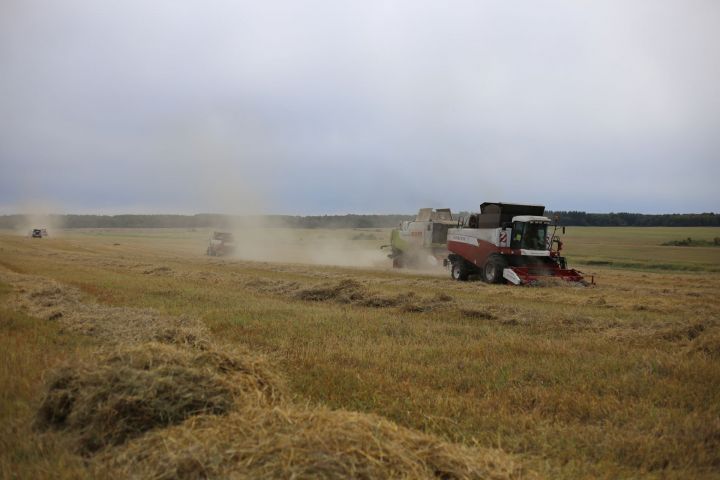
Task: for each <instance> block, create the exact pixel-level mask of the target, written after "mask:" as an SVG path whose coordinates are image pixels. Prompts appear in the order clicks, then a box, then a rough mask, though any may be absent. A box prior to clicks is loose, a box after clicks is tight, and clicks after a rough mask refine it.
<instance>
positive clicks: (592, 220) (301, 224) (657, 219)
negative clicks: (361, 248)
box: [0, 211, 720, 229]
mask: <svg viewBox="0 0 720 480" xmlns="http://www.w3.org/2000/svg"><path fill="white" fill-rule="evenodd" d="M460 215H463V216H467V213H461V214H460ZM546 215H547V216H548V217H550V218H553V217H554V216H555V215H558V216H559V217H560V223H561V224H562V225H567V226H595V227H718V226H720V214H715V213H682V214H662V215H646V214H641V213H586V212H575V211H569V212H550V211H549V212H546ZM34 218H35V220H33V219H34ZM414 218H415V215H322V216H320V215H318V216H307V217H301V216H291V215H264V216H262V215H257V216H234V215H218V214H198V215H49V216H44V217H41V218H38V217H32V216H31V217H26V216H24V215H3V216H0V228H3V229H17V228H31V227H38V228H40V227H49V228H218V229H222V228H228V229H229V228H237V227H242V226H266V227H290V228H382V227H394V226H396V225H398V224H399V223H400V222H402V221H403V220H412V219H414ZM33 222H35V223H37V224H38V225H36V224H35V223H33ZM40 223H42V225H40Z"/></svg>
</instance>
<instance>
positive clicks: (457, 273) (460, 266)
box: [450, 260, 470, 282]
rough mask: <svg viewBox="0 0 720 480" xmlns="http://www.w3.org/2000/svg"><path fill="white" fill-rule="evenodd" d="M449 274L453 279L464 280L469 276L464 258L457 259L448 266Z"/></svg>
mask: <svg viewBox="0 0 720 480" xmlns="http://www.w3.org/2000/svg"><path fill="white" fill-rule="evenodd" d="M450 276H451V277H452V279H453V280H459V281H461V282H464V281H465V280H467V279H468V277H469V276H470V272H469V271H468V268H467V265H465V260H457V261H455V262H453V263H452V266H451V267H450Z"/></svg>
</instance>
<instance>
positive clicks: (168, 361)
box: [36, 343, 283, 453]
mask: <svg viewBox="0 0 720 480" xmlns="http://www.w3.org/2000/svg"><path fill="white" fill-rule="evenodd" d="M281 385H282V382H281V381H280V380H279V379H278V377H277V376H276V375H275V374H274V373H272V371H271V370H270V369H269V368H267V367H266V366H265V364H264V363H263V361H262V360H260V359H259V358H258V357H256V356H253V355H251V354H249V353H248V352H242V351H239V350H238V351H234V352H224V351H217V350H214V351H206V350H205V351H203V350H193V349H187V348H176V347H173V346H169V345H162V344H158V343H149V344H143V345H138V346H133V347H130V348H127V347H125V348H118V349H114V350H110V351H108V352H105V353H102V354H100V355H99V356H98V357H96V358H94V359H93V361H92V362H91V363H84V364H75V365H69V366H65V367H63V368H61V369H59V370H58V371H56V372H55V373H54V375H53V377H52V378H51V379H50V381H49V383H48V390H47V393H46V395H45V398H44V399H43V402H42V405H41V407H40V410H39V411H38V414H37V420H36V424H37V426H38V427H39V428H40V429H55V430H64V431H67V432H69V433H71V434H73V435H74V436H76V437H77V442H78V449H79V450H80V451H82V452H84V453H90V452H94V451H97V450H99V449H101V448H103V447H106V446H108V445H116V444H120V443H123V442H125V441H126V440H128V439H130V438H133V437H136V436H138V435H140V434H142V433H143V432H146V431H148V430H152V429H154V428H158V427H165V426H168V425H173V424H177V423H180V422H181V421H183V420H185V419H186V418H188V417H190V416H193V415H199V414H214V415H222V414H226V413H228V412H229V411H230V410H231V409H233V408H237V405H238V404H243V405H249V404H260V405H272V404H276V403H278V402H279V401H280V399H281V398H282V397H283V394H282V390H283V388H282V387H281Z"/></svg>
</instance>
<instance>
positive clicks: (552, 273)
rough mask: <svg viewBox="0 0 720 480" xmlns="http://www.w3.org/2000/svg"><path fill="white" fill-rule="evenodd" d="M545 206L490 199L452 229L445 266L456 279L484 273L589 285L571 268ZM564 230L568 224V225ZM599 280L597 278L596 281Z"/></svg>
mask: <svg viewBox="0 0 720 480" xmlns="http://www.w3.org/2000/svg"><path fill="white" fill-rule="evenodd" d="M544 212H545V207H544V206H542V205H520V204H510V203H491V202H486V203H483V204H482V205H480V213H479V214H472V215H470V216H469V217H468V218H467V221H465V220H464V219H461V220H460V221H458V224H457V225H458V226H457V228H451V229H449V230H448V233H447V249H448V251H449V252H450V254H449V255H448V257H447V259H446V260H445V262H444V263H445V265H448V264H449V265H450V274H451V276H452V278H453V279H455V280H467V279H468V277H469V276H470V275H477V274H479V275H480V277H481V278H482V279H483V280H484V281H485V282H487V283H501V282H503V281H508V282H510V283H513V284H515V285H526V284H533V283H536V282H538V281H543V280H546V279H551V278H557V279H560V280H565V281H568V282H575V283H578V284H582V285H587V284H588V282H587V281H586V280H585V278H584V277H583V275H582V273H580V272H579V271H577V270H574V269H570V268H567V264H566V261H565V257H563V256H561V255H560V251H561V250H562V242H561V241H560V239H559V238H557V237H556V236H555V233H556V230H557V228H558V227H557V225H555V226H554V228H553V230H552V232H551V231H550V219H549V218H547V217H545V216H544ZM563 230H564V228H563ZM593 280H594V279H591V283H592V282H593Z"/></svg>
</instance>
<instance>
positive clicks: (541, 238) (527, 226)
mask: <svg viewBox="0 0 720 480" xmlns="http://www.w3.org/2000/svg"><path fill="white" fill-rule="evenodd" d="M546 235H547V224H545V223H523V222H515V223H514V224H513V230H512V239H511V241H510V248H518V249H520V248H521V249H524V250H546V246H545V237H546Z"/></svg>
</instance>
